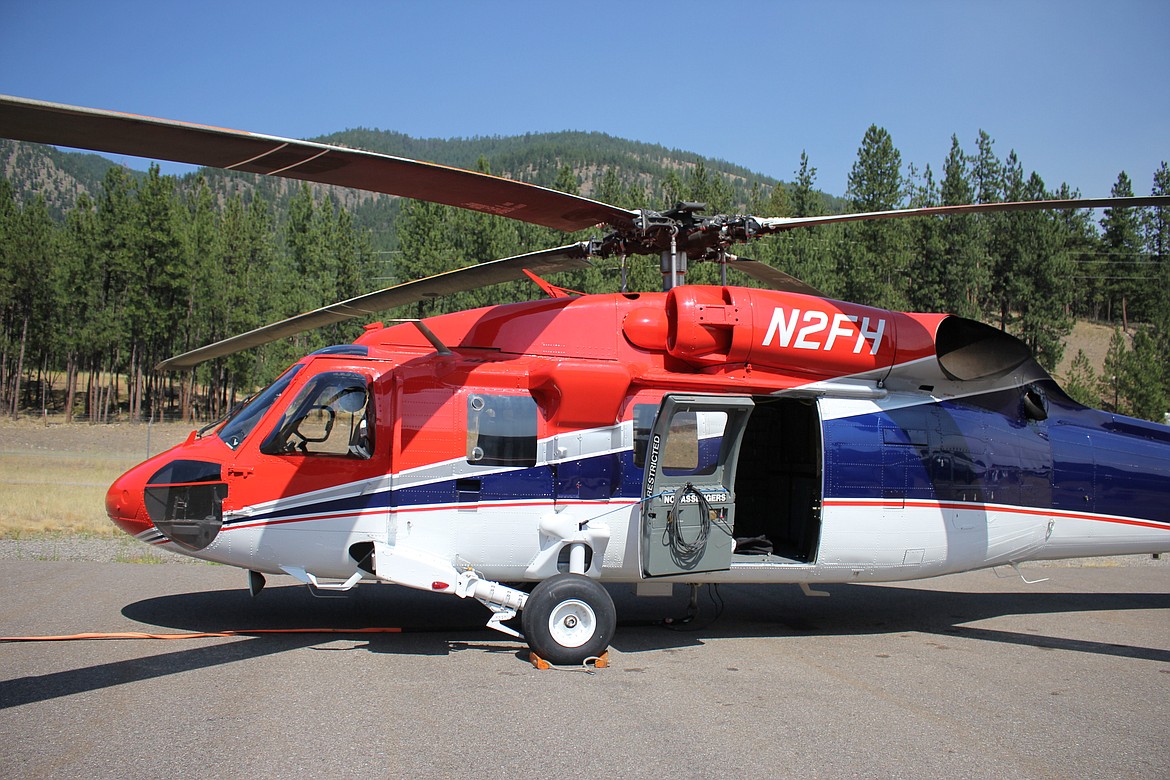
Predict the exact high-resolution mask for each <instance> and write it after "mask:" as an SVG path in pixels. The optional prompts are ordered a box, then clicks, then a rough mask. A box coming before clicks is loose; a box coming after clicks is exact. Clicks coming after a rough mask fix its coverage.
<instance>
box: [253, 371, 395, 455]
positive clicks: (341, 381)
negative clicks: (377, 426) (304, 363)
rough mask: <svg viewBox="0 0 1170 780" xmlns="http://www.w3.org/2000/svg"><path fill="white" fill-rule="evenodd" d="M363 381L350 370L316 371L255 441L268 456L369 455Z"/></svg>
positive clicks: (370, 423) (370, 407)
mask: <svg viewBox="0 0 1170 780" xmlns="http://www.w3.org/2000/svg"><path fill="white" fill-rule="evenodd" d="M371 397H372V393H371V392H370V384H369V380H368V379H367V378H366V377H365V376H362V375H361V374H358V373H356V372H352V371H329V372H325V373H322V374H318V375H317V376H315V377H313V378H312V379H310V380H309V382H308V384H306V385H305V387H304V388H302V389H301V392H300V394H299V395H297V397H296V399H295V400H294V401H293V402H292V403H291V404H289V406H288V409H287V410H286V411H285V413H284V416H283V417H282V418H281V420H280V424H279V425H277V426H276V428H275V429H273V431H272V432H271V433H270V434H269V435H268V437H267V438H266V439H265V440H264V443H263V444H262V445H260V451H261V452H264V453H267V454H269V455H296V454H299V455H335V456H348V457H353V458H363V459H365V458H370V457H372V456H373V454H374V404H373V403H372V402H371Z"/></svg>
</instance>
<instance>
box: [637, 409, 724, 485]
mask: <svg viewBox="0 0 1170 780" xmlns="http://www.w3.org/2000/svg"><path fill="white" fill-rule="evenodd" d="M657 415H658V407H657V406H656V405H654V404H637V405H635V406H634V465H635V466H638V467H639V468H643V467H645V465H646V452H647V450H648V449H649V443H650V432H651V430H652V429H653V427H654V420H655V418H656V417H657ZM726 427H727V413H726V412H715V411H704V412H693V411H676V412H675V413H674V416H673V417H672V418H671V419H670V426H669V428H668V429H667V436H666V448H665V449H664V450H663V452H662V466H661V467H662V473H663V474H671V475H675V476H678V475H685V474H694V475H700V474H710V473H712V472H713V470H714V465H715V462H716V460H717V459H718V456H719V448H720V446H721V445H722V443H723V433H724V429H725V428H726Z"/></svg>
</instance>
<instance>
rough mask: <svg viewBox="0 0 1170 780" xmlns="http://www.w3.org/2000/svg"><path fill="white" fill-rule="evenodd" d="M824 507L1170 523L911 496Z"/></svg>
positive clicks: (842, 501) (1159, 525) (1150, 524)
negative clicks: (948, 511)
mask: <svg viewBox="0 0 1170 780" xmlns="http://www.w3.org/2000/svg"><path fill="white" fill-rule="evenodd" d="M824 505H825V506H827V507H828V506H834V507H875V508H877V507H881V508H894V507H897V508H899V509H901V508H905V507H921V508H925V509H931V508H934V509H955V510H975V511H985V512H1002V513H1004V514H1017V515H1033V516H1035V517H1044V518H1050V517H1056V518H1064V519H1066V520H1090V521H1093V522H1101V523H1117V524H1119V525H1136V526H1141V527H1143V528H1161V529H1162V530H1170V524H1167V523H1159V522H1157V521H1152V520H1138V519H1136V518H1132V517H1115V516H1112V515H1096V514H1086V513H1083V512H1062V511H1059V510H1055V509H1047V510H1046V509H1037V508H1029V507H1015V506H1003V505H998V504H977V503H962V502H953V501H923V500H916V499H911V500H909V501H905V502H896V500H895V499H885V498H872V499H836V498H828V499H825V501H824Z"/></svg>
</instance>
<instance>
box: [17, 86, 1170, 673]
mask: <svg viewBox="0 0 1170 780" xmlns="http://www.w3.org/2000/svg"><path fill="white" fill-rule="evenodd" d="M0 135H2V136H5V137H9V138H12V139H15V140H22V141H30V142H36V143H48V144H56V145H61V146H68V147H75V148H84V149H92V150H95V151H104V152H112V153H120V154H129V155H135V156H140V157H148V158H153V159H166V160H171V161H175V162H183V163H191V164H196V165H202V166H210V167H218V168H223V169H227V170H232V171H241V172H248V173H256V174H264V175H270V176H281V177H289V178H293V179H301V180H305V181H310V182H316V183H321V184H332V185H340V186H344V187H350V188H357V189H363V190H369V191H372V192H380V193H386V194H390V195H396V196H402V197H409V198H416V199H422V200H427V201H432V202H437V203H443V204H447V205H451V206H456V207H460V208H464V209H470V210H473V211H478V212H481V213H488V214H496V215H500V216H505V217H508V218H511V219H517V220H521V221H525V222H529V223H532V224H536V225H543V226H545V227H550V228H557V229H560V230H564V231H578V230H584V229H590V228H596V227H602V228H603V229H604V230H605V231H606V233H605V234H604V235H603V236H602V237H601V238H595V239H590V240H587V241H580V242H576V243H571V244H567V245H564V246H560V247H555V248H552V249H547V250H543V251H537V252H532V253H529V254H525V255H519V256H515V257H510V258H504V259H500V260H495V261H491V262H485V263H482V264H479V265H476V266H472V267H469V268H463V269H459V270H455V271H449V272H446V273H442V274H438V275H435V276H431V277H428V278H424V279H419V280H414V281H409V282H405V283H402V284H398V285H395V286H392V287H389V288H387V289H384V290H379V291H377V292H372V293H369V294H366V295H361V296H358V297H356V298H352V299H350V300H347V301H343V302H340V303H337V304H333V305H330V306H326V307H323V308H320V309H317V310H314V311H311V312H307V313H305V314H302V315H298V316H296V317H292V318H289V319H287V320H283V321H281V322H277V323H274V324H271V325H267V326H264V327H261V328H258V329H256V330H253V331H250V332H247V333H243V334H240V335H237V336H234V337H232V338H229V339H226V340H224V341H221V342H217V343H215V344H211V345H208V346H205V347H201V348H198V349H195V350H192V351H191V352H188V353H185V354H182V355H178V356H176V357H173V358H170V359H168V360H166V361H164V362H163V363H161V364H160V365H159V368H160V369H161V370H187V369H191V368H193V367H194V366H196V365H198V364H199V363H201V362H203V361H206V360H210V359H213V358H216V357H221V356H224V355H228V354H232V353H234V352H236V351H239V350H243V349H248V348H251V347H256V346H259V345H262V344H265V343H268V342H271V341H274V340H277V339H281V338H285V337H288V336H291V335H295V334H297V333H300V332H303V331H305V330H307V329H310V328H315V327H319V326H322V325H327V324H331V323H336V322H344V321H349V320H358V321H369V320H371V319H373V317H374V316H375V315H376V314H377V313H379V312H381V311H384V310H387V309H391V308H395V307H398V306H403V305H406V304H411V303H417V302H419V301H422V300H426V299H427V298H430V297H434V296H441V295H447V294H451V293H454V292H457V291H461V290H467V289H472V288H477V287H482V286H486V285H489V284H495V283H497V282H502V281H509V280H516V279H523V278H525V276H527V277H529V278H531V279H533V280H534V281H535V282H536V283H537V284H539V285H540V286H541V288H542V289H543V290H544V291H545V292H546V293H547V294H548V296H549V297H547V298H545V299H542V300H537V301H526V302H516V303H508V304H501V305H495V306H488V307H484V308H479V309H473V310H468V311H460V312H454V313H448V314H441V315H436V316H431V317H427V318H424V319H416V320H410V321H398V322H389V323H383V322H372V323H370V324H366V325H364V329H363V330H362V332H361V333H360V335H358V336H357V338H356V339H355V340H354V341H353V342H352V343H350V344H341V345H336V346H333V347H328V348H325V349H322V350H319V351H317V352H314V353H312V354H310V355H306V356H305V357H303V358H302V359H300V360H298V361H297V362H296V363H295V364H294V365H292V366H291V367H289V368H288V369H287V370H286V371H285V372H284V373H282V374H281V375H280V376H279V377H278V378H277V379H276V380H275V381H274V382H273V383H272V384H270V385H269V386H268V387H266V388H264V389H262V390H261V391H259V392H258V393H256V394H255V395H253V396H252V397H251V398H250V399H249V400H248V401H246V402H245V403H244V404H242V405H241V406H240V407H238V408H236V409H235V410H234V411H233V412H231V413H230V415H229V416H228V417H227V418H226V419H225V420H223V421H221V422H219V423H217V424H214V425H213V426H210V427H209V428H206V429H204V430H202V431H193V432H192V433H191V434H190V436H189V437H188V438H187V440H186V441H185V442H183V443H182V444H179V445H177V446H176V447H174V448H172V449H170V450H168V451H166V452H164V453H161V454H159V455H156V456H154V457H152V458H150V459H148V460H146V461H145V462H143V463H142V464H140V465H138V466H136V467H134V468H132V469H131V470H130V471H128V472H127V473H126V474H124V475H123V476H121V477H120V478H119V479H118V480H117V481H116V482H115V483H114V484H113V485H112V486H111V487H110V489H109V492H108V494H107V496H106V511H107V513H108V515H109V517H110V519H111V520H112V521H113V522H114V523H115V524H116V525H117V526H118V527H119V528H121V529H122V530H124V531H125V532H126V533H128V534H131V535H133V536H135V537H136V538H138V539H139V540H141V541H143V542H145V543H147V544H150V545H155V546H158V547H161V548H164V549H167V550H171V551H174V552H177V553H182V554H185V555H190V556H193V557H195V558H200V559H203V560H208V561H214V562H217V563H221V564H227V565H231V566H236V567H239V568H241V569H244V570H246V571H247V572H248V586H249V588H250V590H251V592H252V593H253V595H256V594H258V593H259V591H260V590H261V589H262V588H263V586H264V584H265V576H266V575H280V574H284V575H290V576H292V577H293V578H295V579H296V580H298V581H300V582H302V583H305V584H306V585H308V586H309V587H310V589H311V590H312V591H313V592H314V593H315V594H318V595H340V594H343V593H344V592H345V591H348V590H350V589H352V588H354V587H356V586H357V585H358V584H359V583H374V582H380V583H391V584H395V585H400V586H405V587H409V588H415V589H419V590H422V591H428V592H432V593H444V594H450V595H452V596H453V597H459V598H465V599H466V598H472V599H476V600H478V601H479V602H481V603H482V604H483V605H484V606H485V607H486V608H487V610H488V614H487V625H488V626H489V627H491V628H493V629H496V630H498V631H501V632H503V633H505V634H507V635H509V636H512V637H514V638H518V639H523V640H524V641H526V642H527V644H528V646H529V648H530V650H531V651H532V653H533V654H534V657H537V658H540V659H543V660H545V661H547V662H548V663H551V664H580V663H587V662H589V661H590V660H591V659H598V658H600V657H602V656H603V654H604V653H605V652H606V651H607V649H608V647H609V645H610V643H611V640H612V639H613V636H614V632H615V630H616V627H617V615H616V610H615V607H614V602H613V599H612V597H611V595H610V594H609V592H608V591H607V590H606V588H605V587H604V583H628V584H633V585H634V587H635V589H636V593H637V594H638V595H640V596H653V595H659V596H661V595H667V594H669V593H670V592H671V590H672V588H673V586H674V585H675V584H677V583H683V584H685V585H689V586H690V587H691V593H692V606H693V604H694V600H695V597H696V595H697V593H698V588H699V586H700V585H702V584H707V583H777V584H780V583H789V584H796V585H799V586H801V587H802V588H803V589H804V591H805V592H806V593H807V594H812V593H814V591H812V590H811V587H812V586H813V585H816V584H820V583H870V582H891V581H900V580H912V579H919V578H926V577H933V576H939V575H944V574H951V573H957V572H964V571H970V570H974V569H981V568H990V567H998V566H1013V567H1016V568H1017V570H1018V567H1019V564H1021V563H1023V562H1026V561H1035V560H1046V559H1061V558H1073V557H1083V556H1096V555H1116V554H1137V553H1158V552H1166V551H1170V428H1168V427H1165V426H1161V425H1157V424H1154V423H1149V422H1145V421H1142V420H1137V419H1131V418H1127V417H1123V416H1120V415H1117V414H1111V413H1109V412H1105V411H1101V410H1095V409H1091V408H1088V407H1085V406H1083V405H1082V404H1080V403H1078V402H1076V401H1075V400H1073V399H1072V398H1071V397H1070V396H1069V395H1068V394H1067V393H1065V392H1064V391H1063V390H1062V389H1061V388H1060V386H1059V385H1058V384H1057V382H1056V381H1055V380H1054V379H1053V378H1052V377H1051V376H1050V375H1049V374H1048V373H1047V372H1046V371H1045V370H1044V369H1043V368H1042V367H1041V366H1040V365H1039V364H1038V363H1037V362H1036V360H1035V359H1034V358H1033V356H1032V354H1031V352H1030V350H1029V349H1028V348H1027V347H1026V346H1025V345H1024V344H1023V343H1022V342H1021V341H1019V340H1018V339H1016V338H1015V337H1013V336H1011V335H1009V334H1008V333H1006V332H1003V331H1002V330H998V329H996V328H994V327H991V326H989V325H986V324H983V323H980V322H977V321H974V320H970V319H965V318H962V317H958V316H954V315H949V314H922V313H908V312H900V311H892V310H886V309H881V308H876V307H871V306H866V305H862V304H859V303H851V302H848V301H838V300H833V299H830V298H828V297H826V296H824V295H822V294H821V293H820V292H818V291H817V290H816V289H814V288H812V287H811V286H809V285H807V284H805V283H804V282H802V281H801V280H799V279H796V278H794V277H792V276H790V275H788V274H786V273H784V272H783V271H780V270H778V269H775V268H772V267H770V266H768V265H765V264H763V263H759V262H755V261H752V260H749V259H745V258H741V257H738V256H736V255H734V254H732V253H731V252H730V251H729V249H730V248H732V247H733V246H735V245H737V244H740V243H746V242H749V241H750V240H752V239H754V238H757V237H760V236H764V235H769V234H774V233H778V232H781V231H785V230H792V229H795V228H799V227H807V226H811V225H818V224H828V223H833V222H846V221H859V220H873V219H891V218H904V217H911V216H919V215H952V214H965V213H976V212H992V211H1014V210H1032V209H1087V208H1100V207H1134V206H1162V207H1164V206H1167V205H1170V198H1167V197H1154V196H1151V197H1136V198H1100V199H1077V200H1049V201H1029V202H1023V203H983V204H971V205H961V206H941V207H929V208H918V209H902V210H895V211H883V212H869V213H859V214H858V213H850V214H839V215H829V216H820V217H802V218H783V217H758V216H751V215H738V214H737V215H715V216H705V215H703V214H702V211H703V204H695V203H681V204H678V205H677V206H676V207H674V208H672V209H669V210H666V211H662V212H657V211H652V210H649V209H639V210H628V209H623V208H619V207H616V206H612V205H610V204H606V203H602V202H599V201H595V200H591V199H589V198H585V197H581V196H577V195H570V194H566V193H563V192H559V191H556V190H551V189H546V188H543V187H539V186H536V185H533V184H528V183H524V182H521V181H515V180H510V179H506V178H501V177H496V176H492V175H489V174H483V173H476V172H471V171H466V170H461V169H457V168H451V167H447V166H441V165H437V164H433V163H427V162H420V161H416V160H409V159H405V158H398V157H392V156H389V155H384V154H378V153H373V152H367V151H362V150H358V149H349V148H342V147H338V146H331V145H326V144H320V143H314V142H307V141H298V140H293V139H287V138H279V137H275V136H267V135H259V134H254V133H247V132H242V131H235V130H226V129H222V128H214V127H207V126H202V125H196V124H189V123H185V122H178V121H172V120H163V119H155V118H150V117H143V116H136V115H130V114H124V113H118V112H113V111H105V110H98V109H91V108H82V107H76V106H67V105H62V104H56V103H47V102H43V101H36V100H28V99H24V98H16V97H0ZM632 255H649V256H652V257H653V256H657V257H658V259H659V263H660V268H661V270H662V274H663V289H662V291H661V292H639V293H630V292H614V293H606V294H588V295H584V294H573V293H571V292H570V291H566V290H564V289H563V288H560V287H557V286H555V285H553V284H551V283H549V282H547V281H545V280H544V279H543V278H542V277H541V276H540V274H546V273H553V272H556V271H563V270H568V269H575V268H584V267H588V265H589V264H590V262H591V260H594V259H597V258H608V257H615V256H616V257H620V258H621V259H622V260H623V262H624V260H625V258H626V257H627V256H632ZM696 262H718V263H720V264H721V266H722V269H723V273H724V277H723V279H722V280H721V284H719V285H692V284H686V283H685V274H686V271H687V265H688V263H696ZM728 268H731V269H736V270H738V271H741V272H744V273H746V274H748V275H749V276H752V277H754V278H755V279H757V280H759V281H761V282H763V283H764V284H765V285H767V289H760V288H747V287H740V286H734V285H729V284H727V283H726V277H725V274H726V269H728ZM517 618H518V622H519V627H518V628H517V625H516V620H515V619H517Z"/></svg>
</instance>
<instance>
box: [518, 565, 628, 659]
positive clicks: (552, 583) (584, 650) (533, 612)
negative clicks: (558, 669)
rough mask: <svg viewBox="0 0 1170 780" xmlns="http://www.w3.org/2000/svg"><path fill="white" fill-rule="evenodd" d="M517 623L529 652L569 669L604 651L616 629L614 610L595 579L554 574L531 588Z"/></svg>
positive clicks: (581, 575)
mask: <svg viewBox="0 0 1170 780" xmlns="http://www.w3.org/2000/svg"><path fill="white" fill-rule="evenodd" d="M520 623H521V626H522V628H523V630H524V638H525V639H526V640H527V641H528V647H529V649H531V650H532V652H534V653H536V654H537V655H538V656H540V657H541V658H543V659H544V660H546V661H548V662H549V663H550V664H554V665H556V666H569V665H575V664H581V663H584V662H585V660H586V659H588V658H595V657H598V656H600V655H601V654H602V653H604V652H605V649H606V648H607V647H609V642H610V640H611V639H612V638H613V632H614V629H616V628H617V610H616V609H615V608H614V606H613V599H612V598H611V597H610V595H609V592H608V591H607V590H606V589H605V588H603V587H602V586H601V584H600V583H598V582H597V580H594V579H590V578H589V577H586V576H585V575H583V574H557V575H555V576H553V577H549V578H548V579H547V580H544V581H542V582H540V583H539V584H537V586H536V587H535V588H533V589H532V594H531V595H530V596H529V597H528V603H526V604H525V605H524V609H523V610H522V611H521V613H520Z"/></svg>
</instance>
